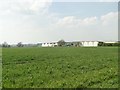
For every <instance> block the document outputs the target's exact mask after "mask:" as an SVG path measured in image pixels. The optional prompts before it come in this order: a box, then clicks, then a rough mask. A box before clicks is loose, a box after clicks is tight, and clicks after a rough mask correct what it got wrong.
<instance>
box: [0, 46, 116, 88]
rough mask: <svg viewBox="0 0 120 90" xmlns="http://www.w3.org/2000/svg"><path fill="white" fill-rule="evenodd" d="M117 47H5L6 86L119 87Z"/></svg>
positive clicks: (4, 84) (4, 71)
mask: <svg viewBox="0 0 120 90" xmlns="http://www.w3.org/2000/svg"><path fill="white" fill-rule="evenodd" d="M117 50H118V49H117V47H98V48H79V47H68V48H67V47H61V48H60V47H59V48H58V47H56V48H3V53H2V54H3V72H2V73H3V87H5V88H38V87H39V88H117V87H118V51H117Z"/></svg>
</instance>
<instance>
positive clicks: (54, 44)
mask: <svg viewBox="0 0 120 90" xmlns="http://www.w3.org/2000/svg"><path fill="white" fill-rule="evenodd" d="M55 46H58V43H57V42H49V43H48V42H47V43H42V47H55Z"/></svg>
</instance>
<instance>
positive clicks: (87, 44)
mask: <svg viewBox="0 0 120 90" xmlns="http://www.w3.org/2000/svg"><path fill="white" fill-rule="evenodd" d="M81 43H82V44H81V46H84V47H97V46H98V43H99V42H98V41H81Z"/></svg>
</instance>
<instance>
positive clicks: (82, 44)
mask: <svg viewBox="0 0 120 90" xmlns="http://www.w3.org/2000/svg"><path fill="white" fill-rule="evenodd" d="M98 43H99V42H98V41H74V42H66V43H65V46H76V47H79V46H80V47H97V46H98ZM41 46H42V47H55V46H58V43H57V42H49V43H42V45H41Z"/></svg>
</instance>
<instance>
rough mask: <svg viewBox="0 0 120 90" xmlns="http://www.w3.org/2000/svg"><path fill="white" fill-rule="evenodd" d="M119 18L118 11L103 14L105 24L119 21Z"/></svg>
mask: <svg viewBox="0 0 120 90" xmlns="http://www.w3.org/2000/svg"><path fill="white" fill-rule="evenodd" d="M117 20H118V12H110V13H108V14H106V15H103V16H101V22H102V24H103V25H109V24H114V23H113V22H117Z"/></svg>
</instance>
